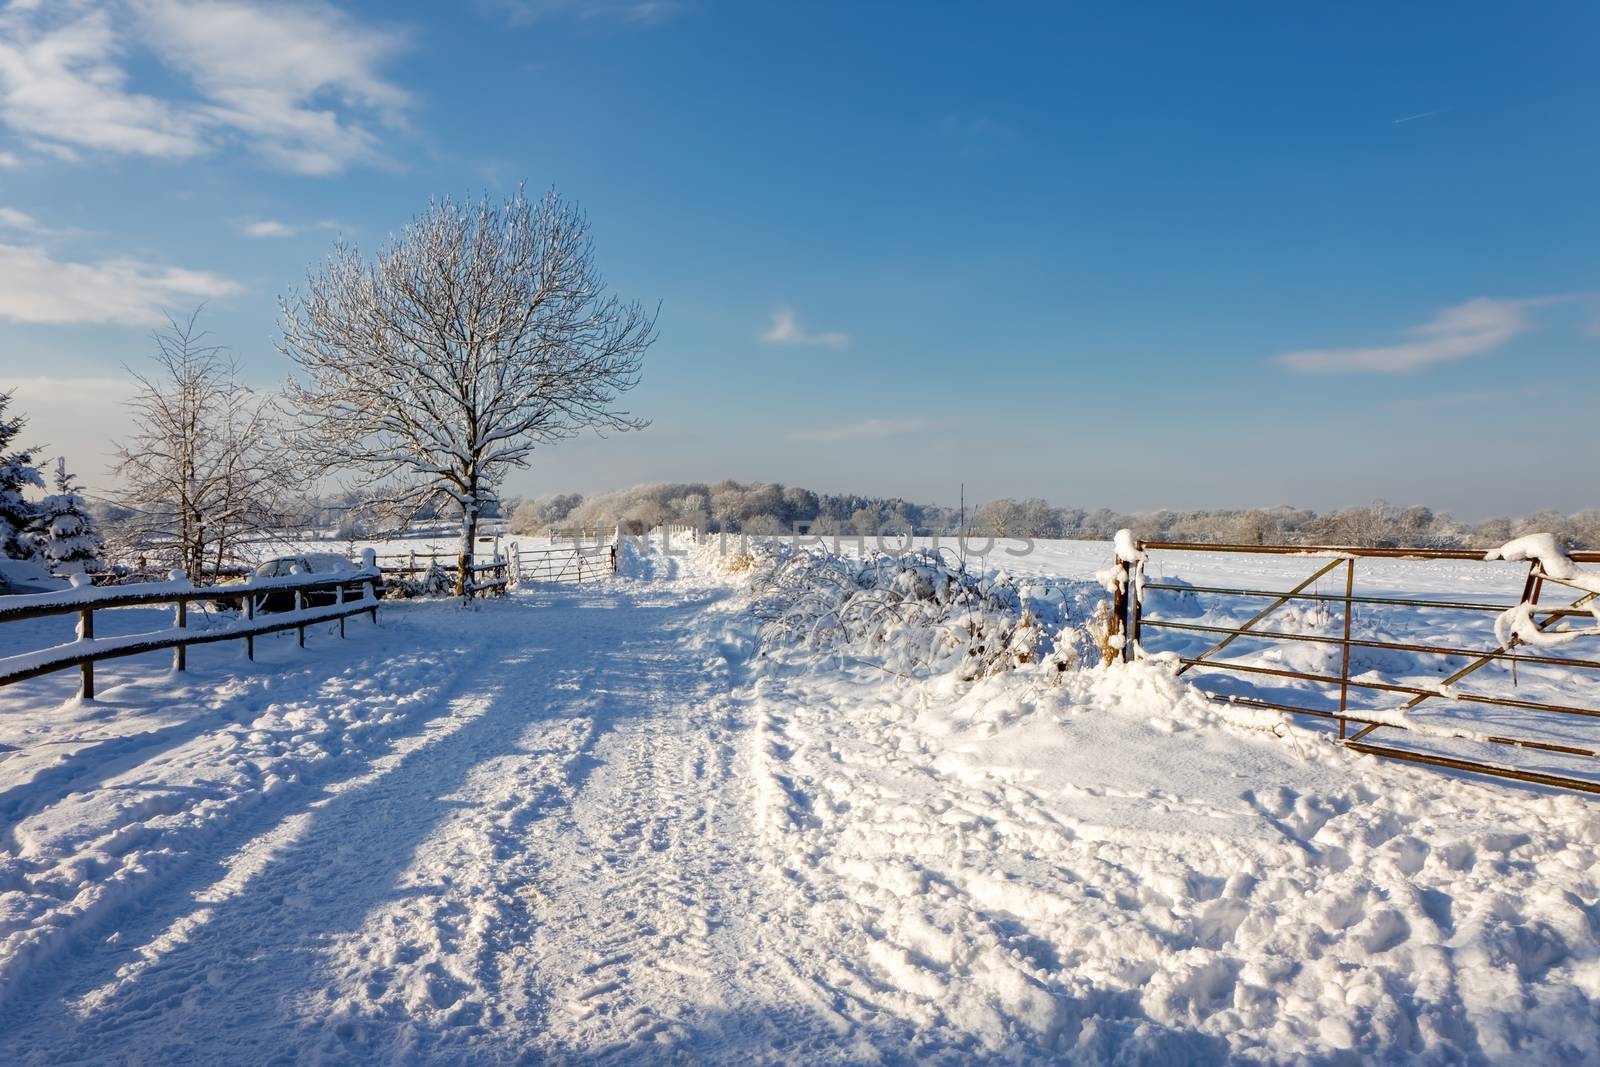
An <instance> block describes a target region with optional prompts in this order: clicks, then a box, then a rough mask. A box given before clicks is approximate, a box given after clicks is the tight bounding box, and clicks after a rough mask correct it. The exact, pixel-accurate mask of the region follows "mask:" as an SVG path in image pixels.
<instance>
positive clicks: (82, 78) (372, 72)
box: [0, 0, 410, 174]
mask: <svg viewBox="0 0 1600 1067" xmlns="http://www.w3.org/2000/svg"><path fill="white" fill-rule="evenodd" d="M403 44H404V42H403V39H402V38H401V37H400V35H398V34H396V33H395V32H393V31H389V30H383V29H377V28H374V27H370V26H365V25H362V24H359V23H356V22H355V21H353V20H352V19H350V18H349V17H347V16H345V15H344V14H342V13H340V12H339V11H337V10H335V9H334V8H332V7H329V6H328V5H326V4H324V3H320V2H316V0H307V2H302V3H293V4H289V3H283V4H270V3H267V2H265V0H214V2H213V0H63V2H61V3H57V4H52V5H36V4H28V5H18V4H13V5H12V6H11V7H9V8H7V9H6V11H5V13H4V14H0V120H3V121H4V122H5V123H6V124H7V125H8V126H10V127H11V128H12V129H13V130H15V131H16V132H17V133H19V134H21V135H22V136H23V137H25V138H26V139H28V140H29V141H30V142H31V143H32V144H33V145H34V147H36V148H37V149H39V150H40V151H44V152H47V153H50V154H54V155H57V156H61V157H64V158H75V157H76V156H77V155H78V153H79V152H80V151H81V150H85V149H87V150H95V151H106V152H115V153H121V154H129V155H144V156H152V157H158V158H185V157H190V156H197V155H201V154H203V153H207V152H211V151H214V150H216V149H217V148H218V147H219V146H221V145H223V144H226V143H229V142H233V141H238V142H241V143H243V144H245V145H246V146H248V147H249V148H250V149H251V150H252V151H254V152H256V153H257V154H259V155H261V156H263V157H264V158H266V159H267V160H269V161H270V162H272V163H273V164H275V165H277V166H280V167H282V168H284V169H287V170H292V171H296V172H299V173H304V174H329V173H333V172H336V171H339V170H343V169H344V168H346V167H348V166H350V165H351V164H354V163H360V162H371V161H375V160H377V159H378V158H379V152H378V144H379V139H378V136H377V134H376V133H374V132H373V130H372V129H371V126H372V124H373V122H377V123H379V124H383V125H389V126H394V125H398V124H400V123H401V122H402V120H403V115H404V111H405V109H406V107H407V106H408V105H409V102H410V101H409V96H408V94H406V93H405V91H404V90H402V89H400V88H399V87H397V86H395V85H394V84H392V83H390V82H389V81H387V80H385V79H384V78H382V77H381V76H380V75H379V74H378V73H377V71H378V68H379V67H380V66H381V65H382V63H384V62H385V61H386V60H388V59H390V58H391V57H392V56H393V55H394V54H395V53H396V52H398V51H399V50H400V49H401V48H402V47H403ZM151 57H154V58H155V59H156V60H158V61H159V62H160V63H161V64H162V65H163V66H164V67H165V68H166V69H167V71H168V72H170V73H174V74H179V75H182V76H183V77H184V78H185V79H186V80H187V82H188V83H189V86H190V87H191V89H192V90H193V92H192V94H190V95H187V96H182V97H177V96H174V97H173V98H167V97H162V96H155V95H151V94H149V93H145V92H138V91H134V90H133V89H131V88H130V87H129V84H128V82H129V69H130V68H131V67H132V66H133V65H134V64H135V63H137V62H144V61H147V60H148V59H149V58H151Z"/></svg>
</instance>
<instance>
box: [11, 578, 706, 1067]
mask: <svg viewBox="0 0 1600 1067" xmlns="http://www.w3.org/2000/svg"><path fill="white" fill-rule="evenodd" d="M714 599H715V598H700V599H694V598H690V599H687V600H685V599H684V598H681V597H677V596H670V595H669V596H666V597H662V596H660V595H657V596H656V598H655V599H654V600H652V599H651V598H649V597H647V596H638V597H631V598H630V597H627V596H619V595H614V594H611V593H605V592H583V593H579V594H573V595H566V594H563V595H559V596H551V597H549V598H538V599H535V598H522V600H521V602H520V603H518V604H514V605H507V606H505V607H506V609H507V610H506V612H505V614H506V615H507V616H511V617H514V618H515V619H516V622H517V623H518V624H520V626H517V625H500V624H498V623H497V625H496V626H495V627H494V629H495V631H496V633H495V641H494V651H495V653H496V654H497V656H498V658H497V659H496V661H495V662H494V665H493V666H492V667H491V668H490V669H489V670H488V671H487V672H486V673H485V674H484V676H482V677H481V678H479V679H477V680H476V681H475V684H473V685H472V686H471V688H470V690H469V691H468V692H466V693H464V694H463V695H461V696H458V697H456V698H455V699H454V700H453V701H451V702H450V704H449V707H448V710H447V712H445V713H443V714H435V715H433V716H432V717H431V718H430V720H429V722H428V725H427V728H426V730H425V731H424V732H423V733H421V734H419V735H415V736H413V737H411V738H408V739H404V740H402V741H401V742H400V743H398V744H396V745H395V746H394V748H393V749H392V750H391V751H390V752H389V754H387V755H385V756H383V757H380V758H378V759H375V760H373V761H371V762H370V763H369V764H368V765H367V766H366V767H364V768H362V770H361V772H360V773H358V774H356V775H354V776H352V777H350V778H348V779H346V780H344V781H342V782H339V783H337V784H335V785H332V786H329V787H328V788H327V789H326V790H325V793H326V795H325V796H323V797H322V798H320V799H318V800H317V801H316V802H315V803H313V804H311V805H308V806H305V807H303V808H300V807H297V808H295V809H294V810H291V811H290V812H289V813H288V814H287V815H283V814H282V809H281V808H280V809H279V813H280V816H281V818H280V820H279V821H278V822H277V824H276V825H274V826H272V827H271V828H270V829H268V830H266V831H265V832H264V833H260V834H258V835H257V836H255V837H254V838H252V839H250V840H248V841H246V842H244V843H242V844H240V845H239V846H238V847H237V848H233V849H231V850H229V851H228V852H227V853H226V854H225V855H223V856H221V857H219V866H221V868H222V874H221V876H220V877H212V876H211V873H210V872H211V871H212V870H214V868H210V867H206V868H204V869H198V870H197V871H196V873H195V875H194V877H191V878H188V879H177V880H174V881H171V882H169V883H168V884H165V885H162V886H158V887H156V889H155V890H153V892H154V893H155V894H156V895H155V898H154V899H150V900H147V901H145V902H144V907H143V908H142V909H141V911H140V913H139V915H136V916H131V917H130V918H129V919H128V921H127V922H126V923H125V925H124V928H123V929H122V931H120V936H119V937H118V938H117V939H116V940H115V941H114V942H107V943H100V944H94V945H87V944H85V945H79V946H78V948H77V950H76V951H75V952H74V953H73V954H71V955H70V956H69V957H68V958H66V959H64V960H62V961H61V963H60V965H59V966H57V967H56V968H54V969H53V971H52V973H51V975H50V976H49V977H50V980H49V981H48V982H41V983H38V988H36V989H35V990H33V991H32V995H30V996H28V997H27V998H25V999H23V1000H19V1002H17V1003H16V1004H14V1005H13V1007H12V1010H11V1011H9V1012H7V1013H6V1015H5V1016H4V1019H3V1022H4V1023H6V1024H7V1028H8V1031H9V1033H8V1039H9V1042H10V1048H11V1050H12V1052H11V1054H12V1055H14V1056H15V1057H16V1058H17V1060H18V1061H19V1062H32V1063H52V1064H56V1063H99V1062H121V1061H127V1062H137V1061H149V1062H200V1061H204V1062H275V1061H278V1060H303V1059H307V1058H310V1059H318V1058H326V1059H330V1060H334V1061H339V1060H349V1059H355V1060H395V1059H412V1060H425V1061H435V1062H502V1061H507V1060H512V1059H516V1058H518V1057H521V1056H524V1055H527V1054H530V1053H531V1052H532V1051H533V1050H535V1049H537V1050H540V1052H541V1053H542V1054H544V1055H553V1056H554V1057H556V1058H563V1057H570V1058H573V1059H589V1058H593V1057H594V1056H597V1055H601V1056H603V1054H604V1052H605V1050H606V1049H608V1048H610V1049H613V1050H616V1051H618V1052H619V1054H621V1055H622V1058H627V1057H626V1054H625V1053H624V1052H623V1050H626V1049H629V1048H635V1049H637V1048H639V1047H642V1046H645V1047H647V1045H648V1043H649V1042H651V1041H652V1040H656V1039H658V1038H659V1036H660V1035H666V1036H669V1037H670V1036H676V1037H677V1038H679V1039H683V1038H684V1037H685V1036H686V1035H687V1031H686V1030H684V1029H683V1027H682V1025H681V1024H679V1023H678V1022H677V1020H675V1019H673V1018H672V1017H671V1016H672V1009H673V1006H674V1005H682V1004H685V1003H688V1002H689V1001H691V1000H692V1001H694V1002H696V1003H699V1004H702V1005H705V1004H716V1003H719V1002H721V999H725V998H724V997H723V994H726V993H728V992H730V991H731V990H733V988H734V987H735V985H736V984H737V983H734V982H731V981H730V980H729V979H728V974H729V971H730V968H731V967H732V966H733V963H732V962H731V961H732V960H734V958H735V957H737V955H738V953H736V952H733V951H730V950H728V949H726V948H719V947H718V946H716V945H715V944H713V942H714V940H715V938H714V936H713V935H714V934H715V933H716V932H717V931H718V929H719V928H720V927H721V926H722V924H723V923H724V921H725V915H724V906H723V905H722V903H721V902H720V901H719V900H717V899H716V898H714V897H713V896H711V895H710V894H708V893H707V891H706V886H708V885H710V884H711V882H712V880H713V877H714V875H715V873H716V872H717V871H719V870H728V869H733V868H735V867H736V866H737V865H738V861H736V859H735V858H734V857H733V856H732V855H731V853H730V849H731V848H734V847H735V846H732V845H730V844H728V843H726V842H724V843H721V844H718V843H714V840H713V839H714V838H717V837H718V836H719V832H718V829H717V828H716V827H715V826H714V825H713V824H714V821H715V819H716V818H717V816H718V805H719V803H720V798H721V796H722V794H723V792H724V790H725V787H726V783H727V782H728V781H729V779H730V775H731V770H732V755H731V753H732V751H733V745H732V743H731V738H732V734H733V731H734V724H733V723H732V721H731V720H730V719H727V718H726V716H727V712H726V710H725V709H722V708H720V707H719V706H718V703H717V700H716V696H717V694H718V693H719V692H721V691H723V690H724V689H725V688H726V684H727V671H728V664H727V662H726V659H725V658H722V659H719V658H718V657H717V656H715V655H713V656H707V655H705V654H704V649H703V648H701V647H700V644H699V643H698V642H696V641H694V640H689V639H688V638H689V635H690V634H691V633H692V632H694V630H693V624H694V623H695V622H696V621H697V620H699V619H700V618H702V616H703V612H704V610H705V609H706V608H707V606H708V605H709V604H710V603H711V601H712V600H714ZM517 608H531V609H532V610H521V611H519V610H516V609H517ZM484 614H485V616H487V615H488V614H489V612H485V613H484ZM557 631H559V633H558V632H557ZM685 705H687V707H685ZM734 836H735V838H736V836H737V835H734ZM675 1027H676V1029H674V1028H675Z"/></svg>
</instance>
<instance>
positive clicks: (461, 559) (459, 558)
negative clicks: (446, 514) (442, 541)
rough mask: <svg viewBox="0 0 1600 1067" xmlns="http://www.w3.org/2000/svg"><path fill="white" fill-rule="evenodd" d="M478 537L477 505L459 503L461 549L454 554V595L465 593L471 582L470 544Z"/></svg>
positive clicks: (463, 594) (461, 595)
mask: <svg viewBox="0 0 1600 1067" xmlns="http://www.w3.org/2000/svg"><path fill="white" fill-rule="evenodd" d="M477 537H478V505H477V504H476V503H471V504H462V505H461V551H460V552H459V553H457V555H456V596H460V597H464V596H466V595H467V586H468V585H469V584H471V582H472V546H473V544H474V543H475V542H476V541H477Z"/></svg>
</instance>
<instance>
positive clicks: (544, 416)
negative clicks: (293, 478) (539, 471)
mask: <svg viewBox="0 0 1600 1067" xmlns="http://www.w3.org/2000/svg"><path fill="white" fill-rule="evenodd" d="M283 313H284V327H283V343H282V349H283V351H284V353H285V354H286V355H288V356H289V357H290V358H291V359H293V360H294V361H295V362H296V363H298V364H299V366H300V369H301V370H302V372H303V373H304V380H303V381H295V382H292V383H291V384H290V390H289V392H290V397H291V399H292V400H293V401H294V402H295V403H296V404H297V405H298V407H299V408H300V411H301V415H302V424H303V428H304V430H305V434H306V436H305V441H304V444H305V446H306V448H307V454H308V456H309V457H310V458H312V459H314V460H315V461H316V463H317V464H318V466H319V467H320V468H322V469H337V470H342V471H346V472H349V473H350V474H351V475H352V476H353V478H354V480H355V484H356V485H357V486H358V487H359V488H361V489H362V490H363V491H364V492H368V493H370V494H372V495H373V497H374V499H379V500H383V501H385V502H386V503H388V504H390V505H391V506H393V507H395V508H398V509H400V510H401V511H402V513H404V514H412V515H414V514H416V513H417V512H418V511H420V510H421V509H422V508H425V507H427V506H429V505H430V504H432V505H437V504H439V503H441V502H449V503H451V504H452V505H453V506H454V508H455V510H457V511H458V512H459V514H460V516H461V549H460V554H459V562H460V571H459V573H458V575H457V585H456V588H457V592H458V593H462V594H464V593H465V592H466V585H467V582H468V581H469V578H470V575H469V570H468V568H469V567H470V566H471V564H472V553H473V541H474V537H475V534H476V532H477V525H478V517H479V515H480V514H481V513H482V510H483V507H484V505H485V504H486V503H487V502H489V501H491V500H493V499H494V496H495V493H496V490H497V488H498V486H499V485H500V483H501V481H502V479H503V478H504V476H505V474H506V473H507V472H508V471H509V470H511V469H512V468H515V467H524V466H526V465H527V464H528V461H529V459H530V458H531V457H532V455H533V453H534V450H535V449H536V448H537V447H538V446H539V445H541V444H544V443H548V442H551V441H556V440H560V439H562V438H566V437H571V436H573V435H575V434H577V433H579V432H581V431H582V430H584V429H595V430H597V431H605V430H618V431H621V430H631V429H638V428H640V427H642V426H644V425H645V423H644V421H643V420H640V419H635V418H633V417H631V416H630V415H629V414H628V413H627V412H625V411H620V410H617V408H616V406H615V405H616V402H617V399H618V397H619V396H620V395H621V394H622V393H624V392H627V391H628V390H629V389H632V388H633V387H634V386H635V385H636V384H638V381H639V373H640V367H641V364H642V360H643V356H644V352H645V350H646V349H647V348H649V346H650V345H651V343H652V342H653V341H654V340H655V317H654V316H653V315H650V314H646V312H645V311H644V310H643V309H642V308H641V307H640V306H639V305H638V304H636V303H635V304H624V303H622V302H621V301H619V300H618V299H617V298H616V297H614V296H610V295H608V294H607V292H606V289H605V285H604V282H603V281H602V280H601V277H600V275H599V273H598V271H597V270H596V268H595V264H594V254H593V248H592V244H591V241H590V238H589V224H588V219H587V218H586V217H585V216H584V215H583V214H582V212H580V211H579V210H578V209H577V207H576V206H574V205H572V204H569V203H566V202H564V201H563V200H562V199H561V198H560V197H559V196H557V195H556V194H555V193H554V192H552V193H550V194H549V195H547V196H545V197H544V198H542V199H540V200H538V201H537V202H534V201H529V200H528V199H526V198H525V197H524V196H523V194H522V192H521V191H520V190H519V191H518V192H517V193H516V195H514V196H512V197H511V198H510V199H509V200H507V201H506V202H505V203H504V204H503V205H494V204H491V203H490V202H489V200H488V199H487V198H484V199H482V200H480V201H479V202H478V203H477V204H471V205H469V204H458V203H456V202H454V201H452V200H450V199H444V200H438V201H435V202H434V203H433V204H432V205H430V207H429V209H428V210H427V211H425V212H424V213H422V214H421V215H419V216H418V217H417V218H416V219H414V220H413V221H412V223H411V224H410V225H409V226H408V227H407V228H406V229H405V231H404V232H403V233H402V234H401V235H400V236H399V237H398V238H395V239H394V240H392V241H391V242H390V244H389V246H388V247H387V248H385V249H384V250H383V251H382V252H380V253H379V255H378V257H377V260H376V261H375V262H374V263H373V264H371V265H370V266H369V265H367V264H366V263H364V262H363V260H362V259H361V257H360V255H359V254H358V252H357V251H356V249H355V248H354V247H352V246H348V245H343V244H341V245H339V246H338V247H336V248H335V250H334V253H333V255H332V256H331V257H330V258H329V260H328V263H327V265H326V266H325V267H324V268H323V269H322V271H321V272H320V273H313V274H312V275H311V277H310V278H309V279H308V283H307V289H306V292H305V293H304V294H300V295H297V296H295V297H293V298H292V299H286V300H285V301H284V302H283Z"/></svg>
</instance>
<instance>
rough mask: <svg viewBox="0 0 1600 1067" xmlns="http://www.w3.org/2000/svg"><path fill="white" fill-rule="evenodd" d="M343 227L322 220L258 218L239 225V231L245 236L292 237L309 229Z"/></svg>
mask: <svg viewBox="0 0 1600 1067" xmlns="http://www.w3.org/2000/svg"><path fill="white" fill-rule="evenodd" d="M338 229H343V227H342V226H340V225H339V224H338V223H337V222H330V221H327V220H324V221H322V222H308V223H293V222H281V221H279V220H278V219H258V220H256V221H255V222H247V223H245V224H244V225H242V226H240V227H239V232H240V233H242V234H244V235H245V236H246V237H255V238H276V237H294V236H296V235H298V234H302V233H306V232H307V231H309V230H338Z"/></svg>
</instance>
